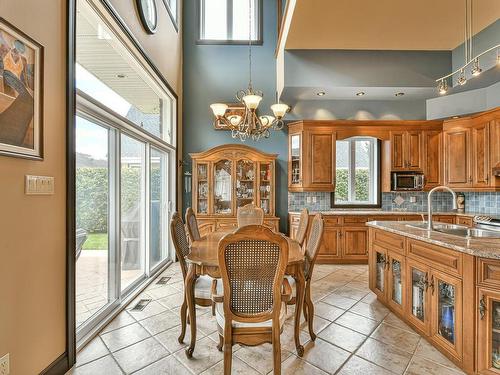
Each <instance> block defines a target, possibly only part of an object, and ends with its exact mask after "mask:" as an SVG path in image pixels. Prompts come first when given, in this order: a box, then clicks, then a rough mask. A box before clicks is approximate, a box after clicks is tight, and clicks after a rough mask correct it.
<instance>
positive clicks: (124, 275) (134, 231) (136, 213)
mask: <svg viewBox="0 0 500 375" xmlns="http://www.w3.org/2000/svg"><path fill="white" fill-rule="evenodd" d="M144 171H145V145H144V143H142V142H140V141H137V140H135V139H133V138H130V137H128V136H126V135H122V136H121V172H120V173H121V176H120V179H121V186H120V193H121V252H122V259H121V268H122V272H121V289H122V291H123V290H125V289H126V288H127V287H128V286H129V285H131V284H132V283H133V282H134V281H135V280H137V279H138V278H140V277H142V276H143V275H144V271H145V267H144V264H145V251H144V227H145V223H144V218H145V215H144V211H145V210H144V208H145V204H144V201H145V199H144V195H145V194H144V192H145V183H144V182H145V179H144Z"/></svg>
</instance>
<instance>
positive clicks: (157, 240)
mask: <svg viewBox="0 0 500 375" xmlns="http://www.w3.org/2000/svg"><path fill="white" fill-rule="evenodd" d="M150 160H151V161H150V162H151V164H150V179H151V182H150V189H151V192H150V195H151V206H150V232H149V233H150V234H149V235H150V238H149V244H150V263H151V268H154V267H155V266H156V265H158V264H159V263H160V262H162V261H163V260H165V259H166V258H167V255H168V251H167V244H168V238H167V237H168V231H166V230H164V228H167V227H168V220H167V217H166V213H167V205H168V184H167V182H168V180H167V179H168V154H167V153H165V152H163V151H160V150H157V149H155V148H151V157H150Z"/></svg>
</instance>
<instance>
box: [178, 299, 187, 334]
mask: <svg viewBox="0 0 500 375" xmlns="http://www.w3.org/2000/svg"><path fill="white" fill-rule="evenodd" d="M188 318H189V317H187V301H186V297H184V301H183V302H182V306H181V334H180V336H179V339H178V340H179V344H182V343H183V342H184V336H185V335H186V321H187V320H188Z"/></svg>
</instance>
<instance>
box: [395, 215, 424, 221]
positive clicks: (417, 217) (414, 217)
mask: <svg viewBox="0 0 500 375" xmlns="http://www.w3.org/2000/svg"><path fill="white" fill-rule="evenodd" d="M398 220H399V221H422V216H420V215H403V216H400V217H399V218H398Z"/></svg>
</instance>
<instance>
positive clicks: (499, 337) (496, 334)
mask: <svg viewBox="0 0 500 375" xmlns="http://www.w3.org/2000/svg"><path fill="white" fill-rule="evenodd" d="M491 314H492V316H491V329H492V333H491V366H492V367H493V368H495V369H499V370H500V301H493V303H492V304H491Z"/></svg>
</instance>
